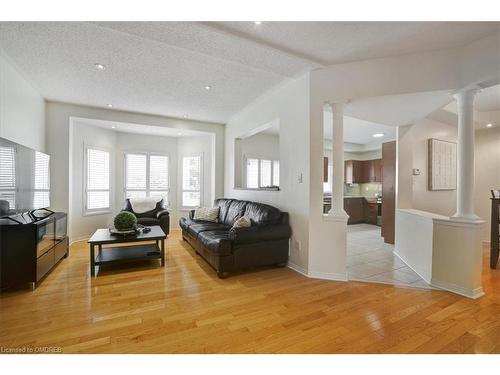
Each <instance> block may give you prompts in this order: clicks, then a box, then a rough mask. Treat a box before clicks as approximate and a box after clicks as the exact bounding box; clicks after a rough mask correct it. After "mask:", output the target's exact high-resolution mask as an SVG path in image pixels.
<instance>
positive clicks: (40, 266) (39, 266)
mask: <svg viewBox="0 0 500 375" xmlns="http://www.w3.org/2000/svg"><path fill="white" fill-rule="evenodd" d="M54 263H55V262H54V248H52V249H50V250H49V251H47V252H46V253H45V254H43V255H42V256H41V257H40V258H38V259H37V260H36V281H37V282H38V281H40V279H41V278H42V277H43V276H45V274H46V273H47V272H49V271H50V269H51V268H52V267H53V266H54Z"/></svg>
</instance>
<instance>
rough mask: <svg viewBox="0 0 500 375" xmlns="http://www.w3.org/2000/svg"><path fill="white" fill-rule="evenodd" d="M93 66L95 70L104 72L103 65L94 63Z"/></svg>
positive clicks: (104, 66) (104, 67)
mask: <svg viewBox="0 0 500 375" xmlns="http://www.w3.org/2000/svg"><path fill="white" fill-rule="evenodd" d="M94 66H95V68H96V69H97V70H106V65H104V64H101V63H95V64H94Z"/></svg>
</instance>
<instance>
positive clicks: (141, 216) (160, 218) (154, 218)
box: [123, 198, 170, 236]
mask: <svg viewBox="0 0 500 375" xmlns="http://www.w3.org/2000/svg"><path fill="white" fill-rule="evenodd" d="M123 211H128V212H132V213H133V214H134V215H135V216H136V217H137V224H142V225H145V226H152V225H159V226H160V227H161V229H162V230H163V232H165V234H166V235H167V236H168V234H169V233H170V214H169V212H168V210H167V207H166V204H165V202H164V201H163V199H162V200H160V201H159V202H157V203H156V207H155V208H154V209H153V210H151V211H146V212H141V213H136V212H134V210H133V209H132V205H131V204H130V200H129V199H128V198H127V199H125V205H124V207H123Z"/></svg>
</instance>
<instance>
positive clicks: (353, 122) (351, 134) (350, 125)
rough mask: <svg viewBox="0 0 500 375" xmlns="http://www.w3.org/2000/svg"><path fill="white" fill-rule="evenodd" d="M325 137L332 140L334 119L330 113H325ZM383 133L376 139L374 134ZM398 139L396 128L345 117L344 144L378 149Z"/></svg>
mask: <svg viewBox="0 0 500 375" xmlns="http://www.w3.org/2000/svg"><path fill="white" fill-rule="evenodd" d="M323 124H324V137H325V139H328V140H331V139H332V117H331V113H329V112H328V111H325V112H324V122H323ZM377 133H383V134H384V136H383V137H381V138H374V137H373V134H377ZM395 139H396V127H394V126H388V125H382V124H378V123H375V122H371V121H365V120H360V119H357V118H354V117H349V116H344V142H348V143H355V144H359V145H364V146H365V148H366V149H373V148H378V147H380V145H381V144H382V143H383V142H389V141H393V140H395Z"/></svg>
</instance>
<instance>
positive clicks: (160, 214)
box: [156, 210, 170, 219]
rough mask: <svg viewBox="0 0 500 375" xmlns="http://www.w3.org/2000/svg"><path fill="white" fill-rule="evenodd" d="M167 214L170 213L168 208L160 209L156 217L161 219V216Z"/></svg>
mask: <svg viewBox="0 0 500 375" xmlns="http://www.w3.org/2000/svg"><path fill="white" fill-rule="evenodd" d="M165 215H170V213H169V212H168V210H160V211H158V212H157V213H156V218H157V219H159V218H160V217H162V216H165Z"/></svg>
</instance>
